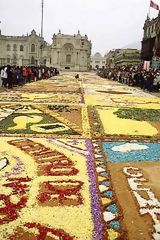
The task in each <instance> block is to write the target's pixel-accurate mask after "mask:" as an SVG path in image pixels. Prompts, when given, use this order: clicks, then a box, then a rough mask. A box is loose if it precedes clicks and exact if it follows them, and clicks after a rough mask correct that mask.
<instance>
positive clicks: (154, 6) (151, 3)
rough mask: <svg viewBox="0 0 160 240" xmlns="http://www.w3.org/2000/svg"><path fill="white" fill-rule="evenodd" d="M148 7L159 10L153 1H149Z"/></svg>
mask: <svg viewBox="0 0 160 240" xmlns="http://www.w3.org/2000/svg"><path fill="white" fill-rule="evenodd" d="M150 7H152V8H154V9H156V10H160V9H159V6H158V5H157V4H156V3H154V2H153V1H151V2H150Z"/></svg>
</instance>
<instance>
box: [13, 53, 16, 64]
mask: <svg viewBox="0 0 160 240" xmlns="http://www.w3.org/2000/svg"><path fill="white" fill-rule="evenodd" d="M16 64H17V57H16V56H15V55H14V56H13V65H16Z"/></svg>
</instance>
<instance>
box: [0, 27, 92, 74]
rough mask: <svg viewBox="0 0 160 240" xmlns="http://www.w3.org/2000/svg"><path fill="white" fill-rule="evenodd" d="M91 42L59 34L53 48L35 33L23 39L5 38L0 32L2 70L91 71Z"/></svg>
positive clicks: (16, 37)
mask: <svg viewBox="0 0 160 240" xmlns="http://www.w3.org/2000/svg"><path fill="white" fill-rule="evenodd" d="M91 48H92V44H91V41H89V40H88V37H87V35H85V36H81V34H80V32H79V31H78V33H77V34H75V35H73V36H72V35H65V34H62V33H61V31H60V30H59V32H58V34H54V35H53V38H52V44H51V45H50V44H48V43H47V42H46V41H45V40H44V38H42V37H41V36H40V35H38V34H37V33H36V31H35V30H33V31H32V32H31V34H27V35H26V36H25V35H22V36H5V35H3V34H2V33H1V31H0V66H3V65H18V66H23V65H25V66H38V65H45V66H48V67H51V66H53V67H56V68H58V69H59V70H65V69H66V70H71V71H88V70H89V69H90V63H91Z"/></svg>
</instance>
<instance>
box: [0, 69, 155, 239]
mask: <svg viewBox="0 0 160 240" xmlns="http://www.w3.org/2000/svg"><path fill="white" fill-rule="evenodd" d="M75 75H76V73H67V72H66V73H61V74H60V75H59V76H57V77H53V78H51V79H49V80H41V81H38V82H34V83H30V84H26V85H25V86H23V87H21V88H15V89H12V90H9V91H6V90H3V91H1V92H0V105H1V107H0V180H1V181H0V240H22V239H23V240H35V239H37V240H116V239H117V240H127V239H129V240H160V184H159V183H160V97H158V95H157V96H155V95H154V94H152V95H151V94H149V93H147V92H143V91H141V90H139V89H137V88H133V87H128V86H126V85H122V84H120V83H117V82H114V81H109V80H106V79H102V78H100V77H98V76H97V75H96V74H95V73H80V78H79V79H75Z"/></svg>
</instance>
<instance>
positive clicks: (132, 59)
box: [114, 48, 141, 66]
mask: <svg viewBox="0 0 160 240" xmlns="http://www.w3.org/2000/svg"><path fill="white" fill-rule="evenodd" d="M140 56H141V51H140V50H137V49H130V48H127V49H119V50H118V51H117V53H116V54H115V56H114V62H115V65H117V66H123V65H130V64H132V65H138V64H140V63H141V58H140Z"/></svg>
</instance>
